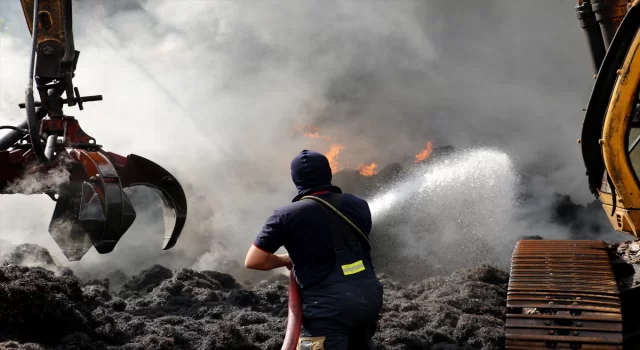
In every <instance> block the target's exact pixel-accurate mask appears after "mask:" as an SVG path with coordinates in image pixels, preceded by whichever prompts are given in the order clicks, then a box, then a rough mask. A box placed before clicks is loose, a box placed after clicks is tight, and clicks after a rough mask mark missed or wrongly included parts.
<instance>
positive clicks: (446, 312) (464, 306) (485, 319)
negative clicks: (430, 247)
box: [375, 265, 509, 349]
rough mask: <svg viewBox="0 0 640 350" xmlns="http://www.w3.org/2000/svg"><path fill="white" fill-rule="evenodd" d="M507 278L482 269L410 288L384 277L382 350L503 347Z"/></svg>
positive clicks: (422, 282) (473, 269) (472, 269)
mask: <svg viewBox="0 0 640 350" xmlns="http://www.w3.org/2000/svg"><path fill="white" fill-rule="evenodd" d="M508 278H509V275H508V274H507V273H506V272H504V271H500V270H497V269H495V268H493V267H490V266H486V265H482V266H479V267H475V268H470V269H466V270H461V271H458V272H456V273H453V274H452V275H450V276H447V277H432V278H428V279H426V280H424V281H421V282H414V283H412V284H410V285H409V286H407V287H403V286H402V285H400V284H398V283H395V282H393V281H391V280H388V279H386V278H384V277H383V282H384V284H385V304H384V309H383V313H382V319H381V320H380V326H381V328H380V331H379V332H378V334H377V335H376V336H375V340H376V342H377V344H379V345H378V347H379V348H380V349H503V348H504V341H505V340H504V316H505V314H506V298H507V284H508Z"/></svg>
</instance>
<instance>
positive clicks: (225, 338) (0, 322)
mask: <svg viewBox="0 0 640 350" xmlns="http://www.w3.org/2000/svg"><path fill="white" fill-rule="evenodd" d="M25 261H29V263H30V265H31V266H21V265H20V264H22V263H23V262H25ZM37 265H40V266H37ZM380 277H381V279H382V281H383V283H384V285H385V302H384V309H383V312H382V315H381V320H380V331H379V332H378V334H377V335H376V336H375V344H376V348H377V349H501V348H503V347H504V345H503V344H504V331H503V324H504V322H503V316H504V314H505V311H506V309H505V305H506V288H507V282H508V274H507V273H506V272H504V271H500V270H498V269H495V268H493V267H490V266H486V265H483V266H478V267H474V268H470V269H466V270H462V271H458V272H456V273H453V274H452V275H450V276H447V277H432V278H427V279H425V280H423V281H419V282H414V283H411V284H408V285H406V284H399V283H397V282H394V281H393V280H391V279H389V278H387V277H386V276H385V275H381V276H380ZM287 286H288V278H286V277H285V276H284V275H281V276H279V277H272V278H270V279H269V280H264V281H262V282H260V283H258V284H255V285H252V286H243V285H240V284H239V283H238V282H237V281H236V280H235V279H234V278H233V277H232V276H230V275H227V274H223V273H218V272H215V271H194V270H190V269H178V270H174V271H171V270H169V269H167V268H165V267H163V266H159V265H155V266H152V267H151V268H149V269H146V270H144V271H142V272H141V273H140V274H138V275H137V276H134V277H133V278H131V279H129V280H128V281H127V282H126V283H125V284H124V285H123V286H122V288H120V289H119V290H117V291H116V290H113V288H110V285H109V280H108V279H102V280H87V281H83V280H80V279H79V278H78V277H76V276H74V274H73V272H72V271H71V270H69V269H67V268H59V267H57V266H56V265H55V264H54V263H53V260H52V259H51V257H50V255H49V253H48V252H47V251H46V250H45V249H44V248H41V247H39V246H36V245H29V244H25V245H20V246H18V247H16V249H15V250H14V251H13V252H12V253H11V254H9V256H8V257H7V258H6V261H5V263H4V265H3V266H1V267H0V305H1V306H0V341H1V343H0V347H2V348H9V349H280V346H281V342H282V340H283V338H284V331H285V326H286V315H287Z"/></svg>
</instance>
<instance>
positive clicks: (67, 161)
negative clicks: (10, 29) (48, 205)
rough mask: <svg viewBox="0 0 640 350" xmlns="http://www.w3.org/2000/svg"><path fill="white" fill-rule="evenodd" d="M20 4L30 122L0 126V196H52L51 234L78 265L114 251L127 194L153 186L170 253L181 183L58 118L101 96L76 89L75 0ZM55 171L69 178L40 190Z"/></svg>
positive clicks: (182, 203) (123, 228)
mask: <svg viewBox="0 0 640 350" xmlns="http://www.w3.org/2000/svg"><path fill="white" fill-rule="evenodd" d="M20 2H21V4H22V8H23V12H24V15H25V19H26V22H27V26H28V27H29V30H30V31H31V34H32V50H31V59H30V65H29V70H30V74H29V83H28V85H27V89H26V95H25V102H24V103H21V104H18V106H19V107H20V108H24V109H25V110H26V115H27V118H26V120H25V121H24V122H23V123H21V124H19V125H17V126H0V129H3V130H8V133H7V134H5V135H3V136H2V137H0V165H2V166H0V193H7V194H11V193H23V194H36V193H44V194H47V195H49V197H51V198H52V199H53V200H54V201H56V206H55V209H54V212H53V216H52V218H51V222H50V224H49V233H50V234H51V236H52V237H53V239H54V240H55V242H56V243H57V244H58V246H59V247H60V248H61V249H62V251H63V253H64V254H65V256H66V257H67V258H68V259H69V260H80V259H82V257H83V256H84V255H85V254H86V253H87V252H88V251H89V249H91V247H92V246H93V247H95V249H96V251H97V252H98V253H100V254H106V253H110V252H112V251H113V249H114V248H115V246H116V244H117V243H118V241H119V240H120V238H122V236H123V235H124V234H125V232H127V230H128V229H129V228H130V227H131V225H132V224H133V222H134V221H135V219H136V211H135V209H134V207H133V205H132V204H131V201H130V200H129V197H128V196H127V193H126V192H125V189H126V188H129V187H133V186H147V187H151V188H153V189H154V190H155V191H156V192H157V193H158V194H159V195H160V197H161V199H162V201H163V203H164V214H165V220H164V221H165V237H164V242H163V244H162V249H163V250H167V249H170V248H172V247H173V246H174V245H175V244H176V242H177V240H178V237H180V233H181V232H182V229H183V227H184V225H185V222H186V218H187V200H186V196H185V193H184V191H183V189H182V186H181V185H180V183H179V182H178V180H176V178H175V177H174V176H173V175H172V174H171V173H169V172H168V171H167V170H165V169H164V168H163V167H161V166H160V165H158V164H156V163H154V162H152V161H150V160H148V159H146V158H143V157H141V156H138V155H135V154H131V155H129V156H128V157H122V156H119V155H117V154H115V153H111V152H105V151H103V150H102V146H101V145H98V144H97V143H96V139H95V138H93V137H91V136H90V135H88V134H87V133H85V132H84V130H82V128H81V127H80V124H79V123H78V121H77V120H76V119H75V118H74V117H72V116H69V115H66V114H65V113H64V112H63V106H65V105H67V106H69V107H72V106H76V105H77V106H78V107H79V108H80V110H83V109H84V103H85V102H92V101H102V96H101V95H96V96H80V90H79V89H78V88H77V87H75V86H74V85H73V81H72V80H73V77H74V76H75V69H76V64H77V63H78V57H79V55H80V51H77V50H76V49H75V45H74V42H73V25H72V11H71V7H72V0H20ZM36 58H37V59H36ZM34 80H35V84H34ZM34 85H35V86H34ZM36 93H37V94H38V95H39V97H40V101H36V100H35V98H34V94H36ZM63 94H66V98H64V99H63V98H62V95H63ZM53 170H56V171H59V170H63V171H66V172H68V176H67V175H65V176H66V178H65V179H57V180H56V181H54V182H55V184H53V185H51V184H47V185H46V186H45V184H39V182H40V181H39V179H38V177H39V176H41V175H46V174H50V173H52V171H53ZM34 176H35V179H36V181H35V182H36V183H37V185H36V186H35V187H37V189H36V190H34V189H33V188H32V187H34V186H31V187H29V186H27V187H28V188H27V187H25V186H22V185H21V183H23V182H24V181H26V183H30V184H32V183H33V181H31V180H30V179H33V178H34ZM65 176H62V177H65ZM58 180H61V181H58ZM30 181H31V182H30ZM40 185H42V186H40Z"/></svg>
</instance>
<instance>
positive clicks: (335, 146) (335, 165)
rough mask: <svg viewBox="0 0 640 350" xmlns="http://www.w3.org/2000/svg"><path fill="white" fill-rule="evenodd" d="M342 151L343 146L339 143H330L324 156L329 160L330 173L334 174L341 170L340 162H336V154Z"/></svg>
mask: <svg viewBox="0 0 640 350" xmlns="http://www.w3.org/2000/svg"><path fill="white" fill-rule="evenodd" d="M343 149H344V146H343V145H341V144H339V143H332V144H331V148H330V149H329V152H327V154H325V157H327V159H329V165H330V166H331V173H332V174H335V173H337V172H339V171H341V170H342V167H341V166H340V162H339V161H338V154H340V151H342V150H343Z"/></svg>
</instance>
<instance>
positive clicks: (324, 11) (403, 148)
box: [0, 0, 617, 278]
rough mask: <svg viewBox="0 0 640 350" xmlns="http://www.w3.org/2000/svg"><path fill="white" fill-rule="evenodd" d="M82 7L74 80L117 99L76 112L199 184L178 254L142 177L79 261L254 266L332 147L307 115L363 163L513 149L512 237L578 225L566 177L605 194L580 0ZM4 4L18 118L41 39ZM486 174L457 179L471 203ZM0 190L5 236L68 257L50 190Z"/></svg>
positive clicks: (0, 6) (9, 112)
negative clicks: (117, 224) (299, 182)
mask: <svg viewBox="0 0 640 350" xmlns="http://www.w3.org/2000/svg"><path fill="white" fill-rule="evenodd" d="M74 6H75V7H74V29H75V41H76V42H75V43H76V48H77V49H78V50H80V51H81V52H82V53H81V56H80V61H79V65H78V69H77V71H76V79H75V80H74V82H75V84H76V86H78V87H79V89H80V91H81V92H82V93H83V94H84V95H93V94H102V95H103V96H104V101H102V102H95V103H87V104H86V105H85V110H84V111H82V112H79V111H78V110H76V109H75V108H73V109H72V108H67V114H70V115H74V116H76V117H78V118H79V120H80V122H81V125H82V127H83V129H84V130H85V131H86V132H87V133H88V134H90V135H91V136H93V137H95V138H96V139H97V140H98V143H100V144H102V145H104V146H105V149H107V150H109V151H113V152H116V153H120V154H121V155H127V154H129V153H136V154H139V155H142V156H144V157H147V158H150V159H152V160H154V161H156V162H157V163H159V164H161V165H163V166H165V167H166V168H167V169H169V170H170V171H172V172H173V173H174V174H175V175H176V176H177V177H178V179H179V180H180V181H181V182H182V183H183V186H184V187H186V188H187V192H188V196H189V218H188V222H187V227H186V228H185V231H184V233H183V234H182V236H181V239H180V241H179V243H178V245H177V246H176V247H175V248H173V249H172V250H170V251H167V252H162V251H161V250H160V246H161V242H162V232H163V228H162V221H161V220H160V209H159V207H158V204H157V203H158V200H157V197H156V196H155V194H153V193H152V192H151V191H140V190H138V191H133V192H135V193H134V194H132V201H133V202H134V205H135V207H136V210H137V211H138V218H137V220H136V222H135V223H134V225H133V226H132V227H131V229H130V230H129V232H127V234H126V235H125V236H124V237H123V239H122V240H121V241H120V242H119V244H118V246H117V247H116V249H115V251H114V252H113V253H111V254H109V255H104V256H101V255H99V254H97V253H96V252H95V251H93V250H92V251H90V252H89V253H88V254H87V255H86V256H85V257H84V258H83V260H82V261H81V262H80V263H66V265H69V266H70V267H72V268H73V269H74V270H76V271H79V272H80V273H83V272H86V273H89V272H90V271H99V272H104V273H106V272H108V271H112V270H116V269H120V270H123V271H125V272H127V273H133V272H137V271H139V270H140V269H142V268H145V267H148V266H150V265H151V264H153V263H161V264H164V265H166V266H169V267H184V266H193V267H196V268H199V269H205V268H206V269H219V270H227V271H232V272H237V271H243V269H242V268H240V266H239V265H233V264H230V263H228V261H230V260H231V261H234V260H235V261H237V262H239V263H241V262H242V259H243V258H244V254H245V253H246V250H247V248H248V247H249V245H250V244H251V241H252V239H253V238H254V237H255V233H256V232H257V231H258V230H259V229H260V227H261V225H262V223H263V221H264V219H265V218H266V217H267V216H268V215H269V214H271V212H272V210H273V209H274V208H275V207H276V206H277V205H280V204H282V203H286V202H288V201H289V200H290V199H291V198H292V197H293V195H294V194H295V192H294V191H295V188H294V187H293V185H292V184H291V181H290V178H289V162H290V160H291V158H292V157H293V156H294V155H295V154H296V153H297V152H299V151H300V150H302V149H304V148H311V149H316V150H318V151H321V152H326V151H327V150H328V148H327V144H326V143H325V142H320V141H317V140H314V139H309V138H305V137H304V136H303V135H301V134H300V133H299V132H298V131H296V126H297V125H300V124H311V125H316V126H318V127H319V128H320V130H321V131H322V133H323V134H326V135H331V136H332V137H335V138H336V139H337V140H341V141H340V142H342V143H343V144H344V146H345V148H344V150H343V151H342V153H341V154H340V157H341V159H343V160H351V163H352V164H357V163H359V162H365V163H369V162H371V161H376V162H377V163H378V164H379V165H380V167H384V166H385V165H387V164H389V163H391V162H394V161H396V160H398V159H402V158H404V157H407V156H409V157H413V155H414V154H415V153H417V152H418V151H419V150H420V149H422V148H423V147H424V144H425V142H426V141H427V140H431V141H433V143H434V144H436V145H453V146H455V147H457V148H463V149H464V148H470V147H477V146H491V147H493V148H496V149H499V150H501V151H502V152H504V153H506V154H507V155H508V156H509V159H510V160H511V162H513V164H514V168H515V169H517V171H518V172H519V175H521V176H522V177H524V178H526V179H527V181H526V184H527V186H526V192H528V193H529V194H530V196H532V198H530V200H529V201H527V203H526V204H523V205H521V206H518V203H517V201H514V202H513V205H514V206H518V207H517V209H518V210H519V211H520V213H519V214H520V215H521V216H522V219H521V221H518V223H519V225H520V226H518V227H520V228H518V229H517V230H513V231H510V230H507V229H505V230H504V232H502V234H503V235H504V236H505V237H506V238H509V239H513V238H514V237H519V236H522V235H526V234H541V235H546V234H549V235H554V236H556V237H567V236H568V232H567V228H566V227H563V226H561V225H556V224H554V223H550V222H549V216H550V214H549V211H550V210H551V209H550V208H551V206H552V203H553V201H554V197H553V196H554V193H555V192H560V193H563V194H568V195H570V196H571V197H572V198H573V200H574V201H576V202H577V203H580V204H586V203H588V202H589V201H591V200H592V199H593V197H592V195H591V194H590V193H589V191H588V189H587V183H586V177H585V176H584V167H583V164H582V158H581V155H580V149H579V147H578V145H577V144H576V141H575V140H576V139H577V138H578V137H579V135H580V131H581V127H582V112H581V107H583V106H584V105H585V104H586V103H587V99H588V97H589V93H590V89H591V86H592V84H593V80H592V76H591V69H590V66H589V65H590V61H589V58H588V55H587V47H586V44H585V42H584V39H583V33H582V30H581V28H580V26H579V24H578V22H577V19H576V16H575V11H574V6H575V2H574V1H569V0H563V1H561V2H558V1H551V0H545V1H536V2H531V1H508V0H489V1H482V2H451V1H437V0H429V1H401V2H400V1H399V2H388V1H387V2H342V1H305V2H298V1H278V2H276V1H266V2H255V1H234V2H220V1H186V0H184V1H171V0H158V1H151V0H148V1H143V0H138V1H133V0H132V1H107V0H102V1H97V0H92V1H89V0H85V1H79V0H75V1H74ZM0 17H2V18H4V19H5V23H4V24H3V25H4V26H5V28H8V29H5V31H8V32H7V33H3V34H2V35H0V119H1V120H2V124H17V123H18V122H19V121H21V120H22V119H23V118H24V113H23V111H21V110H19V109H18V108H17V104H18V103H19V102H22V99H23V91H24V87H25V85H26V83H27V68H28V58H29V44H30V42H29V36H28V30H27V28H26V24H25V23H24V18H23V15H22V10H21V9H20V5H19V1H17V0H16V1H12V2H9V1H3V2H2V3H0ZM468 190H469V187H464V186H463V184H459V183H456V185H455V186H453V187H452V188H451V189H450V191H458V192H456V195H455V196H453V197H452V198H456V199H460V205H461V206H463V205H464V203H462V202H464V198H465V197H464V195H463V194H464V191H468ZM147 198H154V199H155V202H154V203H155V204H153V205H149V204H146V203H147V202H146V199H147ZM0 205H1V207H2V211H0V220H1V222H2V223H3V226H2V227H0V235H1V236H2V238H3V239H5V240H7V241H9V242H10V243H11V244H17V243H21V242H32V243H38V244H41V245H43V246H45V247H47V248H49V249H50V250H51V252H52V254H53V255H54V258H55V259H57V260H60V261H64V257H63V256H62V254H61V253H60V251H59V249H58V248H57V246H55V243H54V242H53V240H52V239H51V238H50V237H49V235H48V234H47V232H46V228H47V225H48V221H49V218H50V216H51V213H52V212H53V203H52V202H51V201H50V200H49V199H48V198H46V197H44V196H31V197H24V196H19V195H12V196H3V197H2V202H1V203H0ZM452 205H453V204H452ZM425 210H429V208H425ZM604 215H605V214H604V213H602V219H604V220H606V217H604ZM16 217H20V218H21V219H20V220H16V219H15V218H16ZM479 217H480V218H482V215H479ZM486 220H487V222H489V221H492V220H495V218H486ZM522 227H524V228H522ZM516 231H517V232H516ZM522 231H524V232H522ZM616 237H617V236H616ZM506 254H510V252H509V251H507V252H506ZM237 273H239V272H237ZM261 276H262V275H261ZM243 277H246V278H251V275H246V276H242V277H241V278H243Z"/></svg>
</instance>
